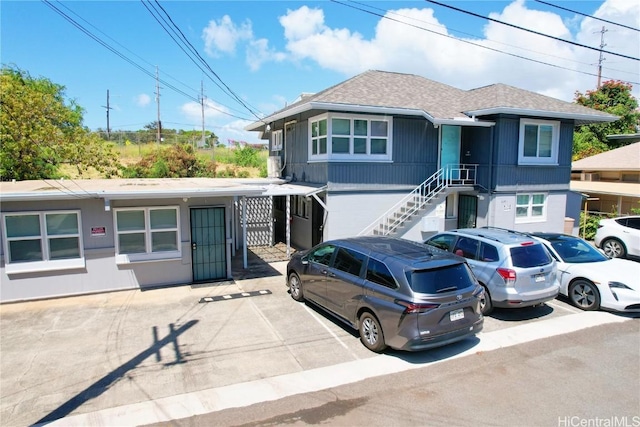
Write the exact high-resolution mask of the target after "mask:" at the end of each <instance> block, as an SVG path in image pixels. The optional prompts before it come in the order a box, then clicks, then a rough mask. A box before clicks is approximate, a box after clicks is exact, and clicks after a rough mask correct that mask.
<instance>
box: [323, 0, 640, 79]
mask: <svg viewBox="0 0 640 427" xmlns="http://www.w3.org/2000/svg"><path fill="white" fill-rule="evenodd" d="M330 1H331V2H333V3H337V4H340V5H342V6H346V7H350V8H352V9H356V10H359V11H361V12H364V13H368V14H370V15H374V16H378V17H380V18H383V19H387V20H390V21H393V22H397V23H399V24H402V25H408V26H410V27H413V28H416V29H419V30H422V31H426V32H428V33H432V34H437V35H439V36H442V37H446V38H449V39H452V40H455V41H458V42H460V43H466V44H470V45H472V46H476V47H480V48H482V49H486V50H490V51H492V52H497V53H501V54H504V55H507V56H512V57H514V58H518V59H524V60H526V61H530V62H534V63H537V64H542V65H547V66H549V67H553V68H558V69H561V70H567V71H572V72H575V73H580V74H584V75H587V76H593V77H598V74H596V73H590V72H587V71H581V70H576V69H573V68H567V67H563V66H561V65H557V64H552V63H549V62H544V61H540V60H537V59H533V58H527V57H526V56H522V55H517V54H515V53H510V52H505V51H503V50H500V49H495V48H492V47H489V46H483V45H481V44H478V43H474V42H472V41H469V40H464V39H459V38H457V37H454V36H452V35H449V34H443V33H440V32H437V31H433V30H429V29H427V28H424V27H421V26H418V25H414V24H410V23H408V22H405V21H400V20H398V19H394V18H391V17H389V16H386V15H381V14H379V13H376V12H372V11H369V10H365V9H362V8H358V7H355V6H353V5H350V4H347V3H343V2H341V1H339V0H330ZM600 77H601V78H604V79H614V78H613V77H607V76H600ZM625 82H627V83H631V84H634V85H640V83H639V82H634V81H629V80H625Z"/></svg>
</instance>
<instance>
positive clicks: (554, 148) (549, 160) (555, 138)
mask: <svg viewBox="0 0 640 427" xmlns="http://www.w3.org/2000/svg"><path fill="white" fill-rule="evenodd" d="M527 125H530V126H537V127H538V130H539V129H540V126H551V156H550V157H540V156H538V155H536V156H535V157H533V156H526V157H525V155H524V136H525V132H524V130H525V126H527ZM539 135H540V132H538V136H539ZM559 145H560V122H559V121H553V120H536V119H520V135H519V142H518V164H519V165H549V166H557V165H558V147H559ZM536 147H537V149H538V150H539V148H540V144H539V141H538V142H537V144H536Z"/></svg>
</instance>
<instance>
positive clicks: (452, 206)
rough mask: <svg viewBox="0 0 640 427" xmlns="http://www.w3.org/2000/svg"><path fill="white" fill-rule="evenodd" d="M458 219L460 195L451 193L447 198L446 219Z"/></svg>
mask: <svg viewBox="0 0 640 427" xmlns="http://www.w3.org/2000/svg"><path fill="white" fill-rule="evenodd" d="M457 217H458V193H451V194H449V195H447V197H446V198H445V218H446V219H455V218H457Z"/></svg>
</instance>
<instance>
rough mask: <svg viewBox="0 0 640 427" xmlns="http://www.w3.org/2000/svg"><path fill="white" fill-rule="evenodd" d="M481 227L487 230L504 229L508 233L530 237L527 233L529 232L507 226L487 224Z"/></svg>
mask: <svg viewBox="0 0 640 427" xmlns="http://www.w3.org/2000/svg"><path fill="white" fill-rule="evenodd" d="M481 228H484V229H487V230H500V231H506V232H508V233H513V234H518V235H520V236H524V237H531V234H529V233H525V232H523V231H516V230H511V229H509V228H501V227H493V226H489V225H485V226H484V227H481Z"/></svg>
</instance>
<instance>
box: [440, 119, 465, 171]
mask: <svg viewBox="0 0 640 427" xmlns="http://www.w3.org/2000/svg"><path fill="white" fill-rule="evenodd" d="M441 128H442V131H441V134H440V167H441V168H444V169H447V177H448V178H449V179H452V180H457V179H460V172H459V170H458V168H459V164H460V134H461V129H460V126H450V125H442V126H441ZM451 168H453V170H450V169H451Z"/></svg>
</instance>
